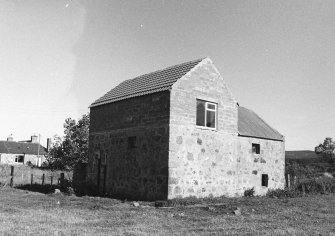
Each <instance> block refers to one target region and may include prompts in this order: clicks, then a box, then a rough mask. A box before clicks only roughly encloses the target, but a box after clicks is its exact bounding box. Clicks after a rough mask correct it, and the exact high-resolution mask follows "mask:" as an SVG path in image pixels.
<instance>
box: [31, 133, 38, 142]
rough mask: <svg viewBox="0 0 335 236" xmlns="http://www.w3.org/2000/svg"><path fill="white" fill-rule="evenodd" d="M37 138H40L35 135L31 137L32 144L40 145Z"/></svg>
mask: <svg viewBox="0 0 335 236" xmlns="http://www.w3.org/2000/svg"><path fill="white" fill-rule="evenodd" d="M37 138H38V136H37V135H35V134H34V135H33V136H31V142H32V143H38V140H37Z"/></svg>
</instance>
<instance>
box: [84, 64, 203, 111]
mask: <svg viewBox="0 0 335 236" xmlns="http://www.w3.org/2000/svg"><path fill="white" fill-rule="evenodd" d="M203 59H204V58H202V59H198V60H194V61H189V62H185V63H182V64H179V65H175V66H171V67H168V68H166V69H163V70H158V71H155V72H152V73H149V74H145V75H141V76H138V77H136V78H134V79H129V80H126V81H124V82H122V83H121V84H119V85H118V86H116V87H115V88H113V89H112V90H110V91H109V92H107V93H106V94H105V95H104V96H102V97H101V98H99V99H98V100H96V101H95V102H93V103H92V104H91V106H90V107H95V106H99V105H103V104H106V103H111V102H116V101H120V100H124V99H127V98H132V97H137V96H142V95H147V94H151V93H156V92H161V91H166V90H169V89H171V87H172V85H173V84H174V83H175V82H176V81H177V80H178V79H180V78H181V77H183V76H184V75H185V74H186V73H187V72H189V71H190V70H191V69H192V68H194V67H195V66H196V65H197V64H199V63H200V62H201V61H202V60H203Z"/></svg>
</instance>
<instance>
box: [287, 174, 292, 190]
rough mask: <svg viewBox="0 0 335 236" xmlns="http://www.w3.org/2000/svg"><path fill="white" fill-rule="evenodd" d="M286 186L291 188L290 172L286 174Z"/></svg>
mask: <svg viewBox="0 0 335 236" xmlns="http://www.w3.org/2000/svg"><path fill="white" fill-rule="evenodd" d="M287 187H288V188H291V178H290V174H287Z"/></svg>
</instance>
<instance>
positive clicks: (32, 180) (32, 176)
mask: <svg viewBox="0 0 335 236" xmlns="http://www.w3.org/2000/svg"><path fill="white" fill-rule="evenodd" d="M33 183H34V174H31V175H30V184H31V185H33Z"/></svg>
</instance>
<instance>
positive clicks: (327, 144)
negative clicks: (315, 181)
mask: <svg viewBox="0 0 335 236" xmlns="http://www.w3.org/2000/svg"><path fill="white" fill-rule="evenodd" d="M315 153H317V154H322V156H323V157H324V158H325V159H326V160H328V161H330V162H334V161H335V141H334V140H333V139H332V138H326V139H325V140H324V141H323V143H320V144H319V145H318V146H316V147H315Z"/></svg>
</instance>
